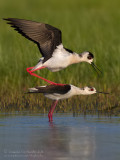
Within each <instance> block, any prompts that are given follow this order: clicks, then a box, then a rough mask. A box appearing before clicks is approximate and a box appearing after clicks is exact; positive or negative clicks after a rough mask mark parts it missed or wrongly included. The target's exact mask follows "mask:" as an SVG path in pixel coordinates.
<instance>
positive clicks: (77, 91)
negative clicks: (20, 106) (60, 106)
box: [27, 85, 108, 121]
mask: <svg viewBox="0 0 120 160" xmlns="http://www.w3.org/2000/svg"><path fill="white" fill-rule="evenodd" d="M27 93H43V94H44V96H45V97H47V98H49V99H52V100H54V102H53V104H52V107H51V109H50V111H49V113H48V118H49V121H52V114H53V111H54V109H55V106H56V105H57V103H58V100H60V99H66V98H70V97H72V96H74V95H91V94H95V93H103V94H108V93H105V92H98V91H96V89H95V88H94V87H84V88H78V87H76V86H74V85H64V86H60V85H49V86H40V87H35V88H29V92H27Z"/></svg>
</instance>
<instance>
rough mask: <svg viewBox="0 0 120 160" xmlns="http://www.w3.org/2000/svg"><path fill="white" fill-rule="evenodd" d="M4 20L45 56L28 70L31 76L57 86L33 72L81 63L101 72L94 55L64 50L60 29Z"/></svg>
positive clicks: (55, 69)
mask: <svg viewBox="0 0 120 160" xmlns="http://www.w3.org/2000/svg"><path fill="white" fill-rule="evenodd" d="M4 20H7V21H8V24H10V25H11V26H12V27H13V28H15V30H16V31H18V33H20V34H22V35H23V36H24V37H26V38H27V39H29V40H31V41H33V42H34V43H36V44H37V46H38V48H39V50H40V52H41V54H42V56H43V57H42V58H40V60H39V62H38V64H37V65H36V66H35V67H29V68H27V72H29V73H30V74H31V75H33V76H36V77H38V78H41V79H43V80H45V81H47V82H48V83H50V84H56V83H54V82H51V81H49V80H47V79H44V78H42V77H40V76H38V75H36V74H35V73H33V72H34V71H36V70H39V69H42V68H46V67H47V68H48V69H49V70H51V71H52V72H57V71H59V70H61V69H64V68H66V67H67V66H69V65H71V64H74V63H80V62H88V63H89V64H91V65H92V66H93V68H94V69H95V70H96V71H97V70H99V69H98V68H97V67H96V66H95V64H94V63H93V58H94V56H93V54H92V53H90V52H83V53H81V54H77V53H75V52H73V51H71V50H69V49H66V48H64V46H63V44H62V38H61V31H60V30H59V29H57V28H55V27H53V26H51V25H49V24H44V23H39V22H34V21H30V20H23V19H16V18H7V19H4ZM30 69H31V70H30ZM99 71H100V70H99ZM100 72H101V71H100Z"/></svg>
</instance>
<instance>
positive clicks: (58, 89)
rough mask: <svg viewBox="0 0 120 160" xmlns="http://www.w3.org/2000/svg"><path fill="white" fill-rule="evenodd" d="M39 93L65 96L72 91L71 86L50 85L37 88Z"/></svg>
mask: <svg viewBox="0 0 120 160" xmlns="http://www.w3.org/2000/svg"><path fill="white" fill-rule="evenodd" d="M36 89H38V90H37V93H59V94H65V93H67V92H68V91H69V90H70V89H71V86H70V85H63V86H60V85H49V86H45V87H36Z"/></svg>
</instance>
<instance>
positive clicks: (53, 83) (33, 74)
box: [26, 67, 64, 86]
mask: <svg viewBox="0 0 120 160" xmlns="http://www.w3.org/2000/svg"><path fill="white" fill-rule="evenodd" d="M32 68H34V67H29V68H26V70H27V72H28V73H29V74H30V75H32V76H35V77H38V78H40V79H42V80H44V81H46V82H47V83H50V84H52V85H61V86H63V85H64V84H60V83H55V82H52V81H49V80H47V79H45V78H43V77H40V76H38V75H37V74H35V73H32V72H34V71H36V70H39V69H42V68H46V67H40V68H38V69H35V70H33V71H30V69H32Z"/></svg>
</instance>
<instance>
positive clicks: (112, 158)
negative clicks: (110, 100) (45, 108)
mask: <svg viewBox="0 0 120 160" xmlns="http://www.w3.org/2000/svg"><path fill="white" fill-rule="evenodd" d="M0 157H1V158H0V159H2V160H4V159H5V160H14V159H18V160H21V159H22V160H34V159H35V160H101V159H102V160H120V118H119V117H104V116H99V117H98V116H90V115H88V116H86V117H84V116H77V117H74V116H73V115H72V114H58V113H57V114H54V117H53V122H52V123H49V122H48V118H47V115H44V114H39V113H38V114H33V113H32V114H29V113H27V112H26V113H23V114H20V113H16V114H0Z"/></svg>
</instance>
